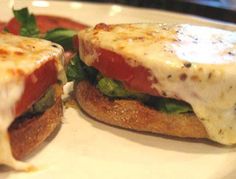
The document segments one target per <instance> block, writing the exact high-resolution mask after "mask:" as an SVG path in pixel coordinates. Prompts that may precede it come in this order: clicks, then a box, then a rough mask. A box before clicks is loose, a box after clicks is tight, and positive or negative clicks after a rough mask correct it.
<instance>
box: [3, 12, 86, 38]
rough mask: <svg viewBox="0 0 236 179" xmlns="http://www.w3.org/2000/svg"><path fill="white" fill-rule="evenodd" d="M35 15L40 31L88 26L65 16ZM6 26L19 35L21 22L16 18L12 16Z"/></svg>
mask: <svg viewBox="0 0 236 179" xmlns="http://www.w3.org/2000/svg"><path fill="white" fill-rule="evenodd" d="M35 17H36V23H37V26H38V28H39V30H40V32H42V33H44V32H46V31H48V30H51V29H55V28H58V27H62V28H67V29H73V30H81V29H84V28H86V27H88V26H87V25H85V24H82V23H79V22H76V21H73V20H71V19H68V18H65V17H58V16H50V15H35ZM0 27H1V26H0ZM6 28H7V29H8V30H9V32H11V33H13V34H16V35H17V34H19V30H20V23H19V22H18V21H17V20H16V19H15V18H12V19H11V20H10V21H9V22H8V23H7V25H6Z"/></svg>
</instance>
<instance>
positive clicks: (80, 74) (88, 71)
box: [66, 55, 98, 81]
mask: <svg viewBox="0 0 236 179" xmlns="http://www.w3.org/2000/svg"><path fill="white" fill-rule="evenodd" d="M97 73H98V72H97V70H96V69H94V68H92V67H89V66H87V65H85V64H84V63H83V62H82V61H81V60H80V58H79V56H78V55H76V56H74V57H73V58H72V59H71V60H70V63H69V64H68V66H67V69H66V76H67V79H68V81H82V80H85V79H87V80H90V81H93V80H95V78H96V76H97Z"/></svg>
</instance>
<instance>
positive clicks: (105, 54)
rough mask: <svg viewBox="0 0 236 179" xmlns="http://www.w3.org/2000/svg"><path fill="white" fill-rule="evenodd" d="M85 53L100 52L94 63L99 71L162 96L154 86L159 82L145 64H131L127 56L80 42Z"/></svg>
mask: <svg viewBox="0 0 236 179" xmlns="http://www.w3.org/2000/svg"><path fill="white" fill-rule="evenodd" d="M79 46H81V49H82V51H83V53H84V54H94V50H95V51H96V54H98V57H97V59H96V60H95V61H94V62H93V63H92V66H94V67H95V68H96V69H97V70H98V71H100V72H101V73H102V74H103V75H105V76H107V77H109V78H112V79H115V80H119V81H121V82H122V83H123V84H124V85H125V86H126V87H127V88H129V89H132V90H135V91H139V92H143V93H146V94H151V95H154V96H160V95H159V93H158V92H157V91H156V90H155V89H154V88H152V87H151V86H152V84H153V83H157V80H155V79H154V78H150V77H152V75H151V74H150V72H149V70H148V69H146V68H144V67H143V66H135V67H133V66H130V65H129V64H128V63H127V62H126V60H125V57H123V56H121V55H119V54H117V53H115V52H112V51H109V50H106V49H102V48H95V47H94V46H92V45H91V44H88V43H85V42H83V41H82V43H80V44H79Z"/></svg>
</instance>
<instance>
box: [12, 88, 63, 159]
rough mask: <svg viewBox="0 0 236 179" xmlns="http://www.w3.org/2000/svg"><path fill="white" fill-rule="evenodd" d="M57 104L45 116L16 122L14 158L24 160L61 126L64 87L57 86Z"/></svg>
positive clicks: (13, 133)
mask: <svg viewBox="0 0 236 179" xmlns="http://www.w3.org/2000/svg"><path fill="white" fill-rule="evenodd" d="M54 88H55V91H56V99H55V104H54V105H53V106H52V107H50V108H48V109H47V110H46V111H45V112H44V113H43V114H41V115H37V116H34V117H32V118H30V119H28V118H27V119H26V118H23V119H22V118H20V119H19V120H15V121H14V122H13V123H12V124H11V126H10V128H9V135H10V143H11V148H12V153H13V156H14V157H15V158H16V159H22V158H23V157H25V156H26V155H28V154H29V153H31V152H32V151H33V150H34V149H35V148H37V147H38V146H39V145H40V144H41V143H42V142H43V141H44V140H45V139H46V138H47V137H48V136H50V134H51V133H52V132H53V131H54V130H55V129H56V127H57V126H58V125H59V124H60V122H61V118H62V114H63V111H62V110H63V108H62V101H61V94H62V86H60V85H55V86H54Z"/></svg>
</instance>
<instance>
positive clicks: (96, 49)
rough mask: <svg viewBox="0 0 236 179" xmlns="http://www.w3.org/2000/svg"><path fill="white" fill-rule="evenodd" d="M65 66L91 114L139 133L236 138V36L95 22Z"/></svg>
mask: <svg viewBox="0 0 236 179" xmlns="http://www.w3.org/2000/svg"><path fill="white" fill-rule="evenodd" d="M78 51H79V54H80V58H79V57H75V58H74V60H72V62H71V64H70V65H69V66H68V77H69V79H70V80H75V81H76V85H75V94H76V99H77V101H78V103H79V104H80V106H81V107H82V109H83V110H84V111H86V113H88V114H89V115H90V116H92V117H94V118H96V119H97V120H100V121H103V122H105V123H108V124H112V125H115V126H120V127H124V128H128V129H133V130H137V131H148V132H154V133H161V134H167V135H171V136H179V137H191V138H208V139H211V140H213V141H217V142H219V143H221V144H226V145H231V144H235V143H236V112H235V110H236V70H235V69H236V33H235V32H231V31H226V30H221V29H216V28H210V27H202V26H195V25H188V24H179V25H171V24H121V25H106V24H98V25H96V26H95V27H92V28H88V29H86V30H82V31H80V32H79V34H78Z"/></svg>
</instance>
